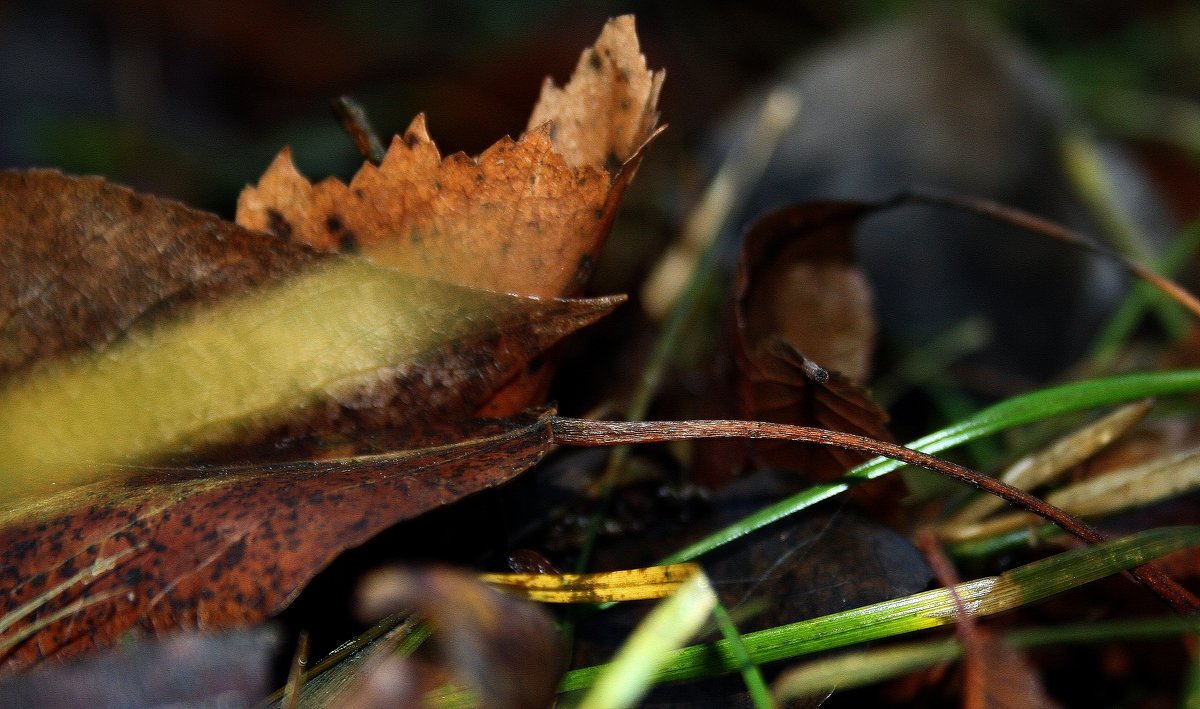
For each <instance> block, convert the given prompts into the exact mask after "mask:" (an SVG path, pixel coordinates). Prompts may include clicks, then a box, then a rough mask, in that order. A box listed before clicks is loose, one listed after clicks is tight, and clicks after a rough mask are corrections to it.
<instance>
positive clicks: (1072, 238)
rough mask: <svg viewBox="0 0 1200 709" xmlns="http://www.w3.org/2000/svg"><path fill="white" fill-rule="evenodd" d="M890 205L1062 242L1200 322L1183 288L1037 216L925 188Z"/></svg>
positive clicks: (1199, 311) (1198, 308)
mask: <svg viewBox="0 0 1200 709" xmlns="http://www.w3.org/2000/svg"><path fill="white" fill-rule="evenodd" d="M892 203H894V204H912V203H917V204H934V205H940V206H943V207H952V208H954V209H960V210H963V211H967V212H971V213H973V214H978V215H980V216H982V217H987V218H988V219H991V220H993V221H997V222H1001V223H1004V224H1011V225H1013V226H1015V227H1018V228H1020V229H1024V230H1026V231H1030V232H1033V233H1035V234H1041V235H1043V236H1048V237H1050V238H1051V239H1055V240H1057V241H1062V242H1064V243H1067V244H1071V245H1072V246H1076V247H1078V248H1081V249H1085V250H1087V251H1090V252H1092V253H1094V254H1096V255H1098V256H1102V257H1104V258H1107V259H1111V260H1112V261H1115V262H1117V263H1118V264H1120V265H1121V266H1122V267H1124V268H1125V269H1126V270H1127V271H1129V272H1130V273H1132V274H1133V275H1135V276H1137V277H1138V278H1141V279H1142V280H1144V281H1146V282H1147V283H1149V284H1150V285H1152V286H1154V287H1155V288H1157V289H1158V290H1160V291H1162V292H1163V293H1165V294H1166V295H1167V296H1168V297H1169V298H1171V299H1172V300H1174V301H1175V302H1176V303H1179V304H1180V305H1182V306H1183V307H1184V308H1186V309H1187V310H1188V312H1190V313H1191V314H1192V315H1193V316H1194V317H1196V318H1200V299H1197V298H1196V296H1195V295H1193V294H1192V293H1191V292H1189V291H1188V290H1187V289H1186V288H1184V287H1183V286H1181V285H1179V284H1178V283H1176V282H1175V281H1173V280H1171V279H1170V278H1167V277H1166V276H1163V275H1161V274H1159V273H1155V272H1154V271H1153V270H1151V269H1150V268H1149V267H1148V266H1145V265H1143V264H1140V263H1138V262H1137V261H1134V260H1133V259H1131V258H1129V257H1128V256H1126V255H1125V254H1122V253H1119V252H1117V251H1113V250H1112V249H1110V248H1108V247H1106V246H1103V245H1101V244H1097V243H1096V242H1094V241H1091V240H1089V239H1085V238H1084V237H1083V236H1081V235H1080V234H1078V233H1077V232H1074V231H1072V230H1070V229H1068V228H1066V227H1064V226H1062V225H1060V224H1055V223H1054V222H1052V221H1049V220H1048V219H1043V218H1041V217H1039V216H1036V215H1033V214H1030V213H1029V212H1025V211H1022V210H1020V209H1017V208H1015V207H1009V206H1006V205H1003V204H1000V203H998V202H993V201H992V200H988V199H981V198H978V197H964V196H962V195H954V194H950V193H947V192H940V191H937V190H932V189H928V188H919V189H918V188H914V189H910V190H906V191H905V192H902V193H900V194H899V195H897V196H896V197H895V198H894V200H892Z"/></svg>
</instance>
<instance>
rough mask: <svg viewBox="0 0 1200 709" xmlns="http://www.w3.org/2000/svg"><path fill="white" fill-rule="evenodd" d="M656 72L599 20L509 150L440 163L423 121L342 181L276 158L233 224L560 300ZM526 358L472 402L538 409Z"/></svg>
mask: <svg viewBox="0 0 1200 709" xmlns="http://www.w3.org/2000/svg"><path fill="white" fill-rule="evenodd" d="M664 77H665V73H664V72H663V71H661V70H659V71H655V72H651V71H649V70H648V69H647V67H646V60H645V57H643V56H642V55H641V53H640V49H639V46H638V40H637V34H636V32H635V30H634V20H633V16H632V15H625V16H621V17H618V18H615V19H612V20H610V21H609V22H608V23H607V24H606V25H605V27H604V29H603V31H602V32H601V33H600V37H599V39H597V41H596V43H595V45H594V46H593V47H591V48H589V49H586V50H584V52H583V54H582V56H581V57H580V59H579V63H578V66H577V67H576V69H575V73H574V75H573V76H572V78H571V80H570V82H569V83H568V84H567V85H566V86H565V87H564V88H561V89H560V88H558V87H557V86H555V84H554V82H553V80H551V79H549V78H547V80H546V82H545V84H544V85H543V87H542V95H541V98H540V99H539V101H538V103H537V105H536V106H535V107H534V110H533V113H532V115H531V117H530V119H529V127H528V129H527V130H526V132H525V133H524V134H523V135H522V136H521V137H520V138H519V139H517V140H515V141H514V140H512V139H510V138H504V139H502V140H501V141H499V142H497V143H496V144H494V145H492V146H491V147H490V148H488V149H487V150H485V151H484V152H483V153H482V154H480V155H479V156H478V157H474V158H472V157H468V156H467V155H465V154H463V153H455V154H453V155H450V156H448V157H445V158H443V157H442V156H441V154H440V152H439V151H438V149H437V146H436V145H434V143H433V141H432V140H431V139H430V137H429V133H428V132H427V130H426V127H425V118H424V116H417V118H416V119H414V120H413V122H412V124H411V125H410V126H409V127H408V129H407V130H406V131H405V132H404V134H403V135H402V136H396V137H395V138H394V139H393V140H392V143H391V146H390V147H389V149H388V151H387V154H386V155H385V157H384V159H383V162H382V163H381V164H380V165H379V166H378V167H376V166H375V165H372V164H371V163H364V164H363V166H362V168H361V169H360V170H359V171H358V173H357V174H356V175H355V176H354V177H353V178H352V179H351V180H350V183H349V184H348V185H347V184H345V183H343V182H341V181H340V180H337V179H335V178H327V179H325V180H322V181H320V182H318V183H316V184H313V183H311V182H309V181H308V179H307V178H305V177H304V176H303V175H301V174H300V173H299V171H298V170H297V169H296V167H295V164H294V163H293V162H292V158H291V153H290V151H289V150H288V149H286V148H285V149H284V150H283V151H282V152H281V153H280V154H279V155H278V156H277V157H276V158H275V161H274V162H273V163H272V164H271V165H270V167H268V168H267V171H266V172H265V173H264V174H263V176H262V178H261V179H260V180H259V182H258V184H257V185H256V186H253V187H247V188H246V189H245V190H243V192H242V194H241V196H240V197H239V198H238V210H237V218H236V219H237V222H238V223H239V224H242V225H244V226H247V227H250V228H252V229H258V230H263V231H269V232H271V233H273V234H276V235H277V236H279V237H282V238H284V239H289V240H295V241H300V242H304V243H306V244H310V245H312V246H314V247H316V248H317V249H320V250H323V251H348V250H349V251H361V253H363V254H364V255H366V256H367V257H368V258H371V259H373V260H375V261H377V262H379V263H382V264H386V265H388V266H392V267H394V268H398V269H400V270H403V271H405V272H406V273H412V274H415V275H419V276H422V277H427V278H433V279H436V280H441V281H446V282H449V283H456V284H460V285H466V286H471V287H475V288H483V289H486V290H492V291H498V292H502V293H520V294H522V295H536V296H570V295H576V294H578V293H580V292H581V291H582V290H583V288H584V286H586V284H587V282H588V280H589V278H590V277H591V273H592V270H593V268H594V267H595V264H596V261H597V259H598V258H599V255H600V251H601V249H602V248H603V246H604V241H605V238H606V237H607V236H608V232H609V229H610V228H611V226H612V221H613V219H614V217H615V216H616V210H617V206H618V205H619V203H620V200H621V197H622V195H623V194H624V192H625V188H626V187H627V186H628V184H629V182H630V180H632V179H633V176H634V174H635V173H636V172H637V167H638V165H639V164H640V163H641V157H642V152H643V150H644V148H645V147H646V145H647V144H648V143H649V141H650V140H651V139H652V138H653V137H654V136H655V135H656V134H657V133H656V131H655V124H656V123H657V121H658V112H657V103H658V95H659V92H660V90H661V88H662V82H663V79H664ZM553 373H554V366H553V365H552V364H551V363H549V362H546V361H544V360H538V361H536V362H535V363H534V366H533V367H531V368H530V371H527V372H524V373H522V374H520V375H518V376H516V377H514V378H513V379H512V381H511V382H509V383H508V384H507V385H506V386H505V387H504V388H503V389H501V390H500V391H498V392H496V393H495V394H493V395H492V397H490V399H488V400H487V401H486V402H483V403H481V405H480V407H479V414H480V415H482V416H493V417H503V416H507V415H510V414H512V413H515V412H517V411H521V410H522V409H524V408H526V407H528V406H530V405H536V404H540V403H541V402H542V401H543V400H544V399H545V396H546V392H547V389H548V386H549V382H550V378H551V377H552V376H553Z"/></svg>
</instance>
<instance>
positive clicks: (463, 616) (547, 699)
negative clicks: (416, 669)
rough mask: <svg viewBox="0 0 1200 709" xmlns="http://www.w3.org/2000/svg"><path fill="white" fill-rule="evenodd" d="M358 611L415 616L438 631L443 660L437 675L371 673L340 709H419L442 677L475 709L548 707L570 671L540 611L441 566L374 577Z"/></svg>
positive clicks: (390, 665)
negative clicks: (406, 708)
mask: <svg viewBox="0 0 1200 709" xmlns="http://www.w3.org/2000/svg"><path fill="white" fill-rule="evenodd" d="M359 608H360V614H361V615H363V616H364V617H366V618H371V619H374V618H379V617H382V616H384V615H387V614H389V613H394V612H397V611H401V610H412V611H415V612H417V613H418V614H419V615H420V616H421V617H423V618H425V619H426V620H427V622H429V623H430V625H431V626H432V628H433V640H434V643H435V644H436V646H437V648H438V653H437V654H438V655H439V656H440V657H439V658H438V659H437V660H436V663H437V667H436V668H432V669H427V670H426V671H425V672H421V673H413V672H405V667H404V665H403V664H400V663H396V662H394V661H393V662H388V661H384V662H383V663H382V664H380V665H378V666H376V667H374V668H368V669H367V670H366V671H364V673H363V675H364V678H363V679H364V681H363V682H362V683H361V684H360V686H359V687H358V688H356V690H352V691H351V692H350V693H349V694H350V696H347V697H340V698H339V699H338V702H337V705H339V706H344V705H352V706H363V707H385V706H398V705H399V704H397V700H404V699H408V700H409V702H408V704H414V703H413V702H411V699H412V698H415V697H423V696H425V695H426V694H427V693H428V692H429V691H430V690H432V689H435V688H436V685H434V686H429V683H430V680H431V679H434V678H438V677H447V678H448V679H449V680H450V681H451V682H453V684H454V685H455V686H456V688H457V689H458V690H459V691H465V692H467V693H468V695H469V696H470V697H471V699H473V700H474V701H473V705H474V706H479V707H484V708H486V709H540V708H541V707H545V706H549V705H550V703H551V699H552V698H553V696H554V688H555V685H556V684H557V683H558V679H559V677H560V676H561V674H562V671H563V669H564V665H563V662H562V654H563V648H562V647H561V645H560V643H559V638H558V634H557V632H556V631H555V628H554V623H553V621H552V620H551V618H550V616H549V614H547V613H546V612H545V611H544V610H543V609H542V608H540V607H538V606H536V605H534V604H532V603H529V602H527V601H523V600H520V599H516V598H513V597H511V596H506V595H505V594H502V593H498V592H496V591H494V590H492V589H490V588H488V587H487V586H486V585H484V584H483V583H481V582H480V581H479V580H478V579H476V578H475V577H474V576H472V575H471V574H469V573H466V572H463V571H456V570H454V569H450V568H446V567H436V566H435V567H429V568H423V569H422V568H389V569H381V570H380V571H377V572H375V573H374V574H373V575H371V576H369V577H368V578H367V579H366V580H365V581H364V583H363V585H362V588H361V591H360V598H359ZM426 662H429V661H428V660H426ZM388 678H391V680H392V681H390V682H389V681H388ZM414 685H415V686H414ZM381 690H382V691H381ZM389 693H390V694H391V696H390V697H389V696H388V695H389ZM389 699H390V701H388V700H389ZM418 705H419V706H429V705H430V704H427V703H425V702H420V703H419V704H418Z"/></svg>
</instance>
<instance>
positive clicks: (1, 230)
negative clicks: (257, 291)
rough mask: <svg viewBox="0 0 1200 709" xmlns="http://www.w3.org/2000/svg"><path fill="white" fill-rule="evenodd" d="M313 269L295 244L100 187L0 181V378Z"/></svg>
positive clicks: (39, 179) (34, 179) (29, 178)
mask: <svg viewBox="0 0 1200 709" xmlns="http://www.w3.org/2000/svg"><path fill="white" fill-rule="evenodd" d="M312 259H313V253H312V250H311V249H309V248H307V247H305V246H304V245H302V244H288V243H284V242H282V241H280V240H279V239H275V238H270V237H265V236H264V235H263V234H258V233H254V232H252V231H250V230H248V229H245V228H242V227H239V226H237V225H235V224H231V223H229V222H225V221H222V220H221V219H220V218H218V217H217V216H216V215H213V214H209V213H207V212H201V211H199V210H195V209H190V208H188V207H185V206H184V205H182V204H180V203H178V202H173V201H171V200H168V199H163V198H160V197H151V196H148V195H141V194H137V193H135V192H134V191H132V190H130V189H128V188H126V187H121V186H119V185H114V184H111V183H109V182H105V181H104V180H103V179H101V178H98V177H72V176H68V175H64V174H62V173H60V172H55V171H53V170H30V171H28V172H0V270H2V271H3V273H4V277H3V278H0V374H4V373H7V372H11V371H13V370H17V369H20V368H22V367H24V366H26V365H28V364H29V363H31V362H32V361H34V360H36V359H44V358H48V357H53V356H56V355H60V354H62V353H65V352H72V351H76V350H80V349H85V348H98V347H101V346H103V345H106V344H107V343H109V342H111V341H113V340H115V339H116V338H118V337H120V336H122V335H123V334H125V333H126V332H127V331H128V330H129V329H130V328H131V327H133V326H134V325H136V324H138V323H141V322H144V321H146V320H150V319H153V318H154V316H155V315H159V314H162V313H163V312H164V311H168V310H170V309H171V308H172V307H174V306H176V305H179V304H182V303H185V302H195V301H200V302H209V303H211V302H214V301H216V300H218V299H220V298H222V297H224V296H227V295H229V294H231V293H241V292H245V291H246V290H247V289H249V288H251V287H253V286H255V285H257V284H260V283H263V282H266V281H269V280H272V279H274V278H278V277H280V276H283V275H287V274H290V273H294V272H295V271H296V270H298V269H299V268H301V267H302V266H303V265H304V264H306V263H308V262H309V261H311V260H312Z"/></svg>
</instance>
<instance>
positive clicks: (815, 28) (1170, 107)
mask: <svg viewBox="0 0 1200 709" xmlns="http://www.w3.org/2000/svg"><path fill="white" fill-rule="evenodd" d="M925 5H928V3H911V2H899V1H895V0H847V1H844V2H832V3H831V2H824V1H821V2H817V1H816V0H801V1H799V2H790V3H779V2H768V1H766V0H749V1H747V2H739V3H695V2H685V1H684V0H646V1H642V2H627V3H612V2H600V1H598V0H590V1H589V0H583V1H581V2H573V3H559V2H549V1H545V0H530V1H528V2H522V3H516V2H501V3H496V2H482V1H474V2H473V1H469V0H446V1H442V2H436V3H397V2H384V1H382V0H350V1H348V2H339V3H325V2H315V1H309V0H301V1H295V0H290V1H288V2H283V1H274V0H249V1H246V0H210V1H208V2H192V3H185V2H178V3H177V2H164V1H156V0H111V1H107V2H106V1H96V2H54V1H51V2H32V1H31V0H27V1H20V0H18V1H17V2H11V1H10V2H4V3H0V166H4V167H28V166H53V167H58V168H60V169H62V170H64V171H68V172H72V173H98V174H102V175H105V176H107V177H109V178H110V179H112V180H115V181H118V182H122V183H126V184H131V185H134V186H136V187H138V188H140V189H143V190H146V191H150V192H154V193H158V194H163V195H169V196H173V197H176V198H178V199H181V200H183V201H185V202H187V203H189V204H193V205H196V206H203V207H206V208H209V209H213V210H216V211H217V212H219V213H221V214H222V215H225V216H229V215H231V214H232V209H233V205H234V200H235V197H236V194H237V191H238V190H239V189H240V188H241V186H242V185H243V184H245V183H246V182H248V181H252V180H254V179H255V178H256V176H257V175H258V174H259V173H260V172H261V170H262V169H263V168H264V167H265V166H266V164H267V163H268V161H269V160H270V159H271V157H272V156H273V155H274V153H275V152H276V151H277V150H278V149H279V148H280V147H281V146H283V145H291V146H292V147H293V148H294V152H295V156H296V159H297V162H298V163H299V165H300V167H301V169H302V170H304V171H306V172H307V173H308V174H309V175H310V176H316V177H319V176H324V175H327V174H334V175H340V176H342V177H348V176H349V175H350V174H352V173H353V170H354V169H356V167H357V165H358V162H359V159H358V157H357V155H356V154H355V153H354V150H353V148H352V147H351V145H350V143H349V141H348V140H347V139H346V138H345V136H344V135H343V134H342V132H341V131H340V129H339V128H338V126H337V124H336V122H335V121H334V120H332V119H331V118H330V112H329V109H328V101H329V99H331V98H333V97H334V96H337V95H339V94H351V95H354V96H356V97H357V98H358V99H359V100H360V101H361V102H362V103H363V104H364V105H365V106H366V108H367V109H368V111H369V113H370V115H371V117H372V119H373V122H374V123H375V126H376V128H377V129H378V130H379V131H380V132H381V133H382V134H384V135H385V136H386V135H390V134H392V133H395V132H400V131H402V130H403V129H404V127H405V126H406V125H407V123H408V121H409V120H410V119H411V118H412V117H413V115H415V114H416V113H417V112H420V111H424V112H426V113H427V115H428V117H429V124H430V130H431V133H432V135H433V137H434V139H435V140H436V141H437V142H438V144H439V146H441V148H442V149H443V151H444V152H451V151H455V150H464V151H466V152H468V153H475V152H478V151H480V150H482V149H483V148H484V147H486V146H487V145H489V144H490V143H491V142H493V141H494V140H496V139H497V138H498V137H500V136H501V135H504V134H517V133H519V132H520V131H521V130H522V129H523V128H524V122H525V119H526V118H527V116H528V112H529V110H530V107H531V106H532V104H533V101H534V100H535V98H536V96H537V92H538V89H539V86H540V83H541V81H542V78H543V77H544V76H546V75H547V74H550V75H553V76H554V77H555V78H556V79H557V80H559V81H564V80H565V79H566V78H567V77H568V76H569V74H570V71H571V69H572V68H573V66H574V63H575V60H576V58H577V57H578V54H579V51H580V50H581V49H582V48H583V47H585V46H587V45H588V44H590V43H591V42H592V41H593V40H594V38H595V36H596V34H597V33H598V32H599V29H600V27H601V26H602V24H603V22H604V20H605V19H606V18H607V17H609V16H612V15H616V14H621V13H626V12H633V13H636V15H637V21H638V29H639V34H640V36H641V40H642V45H643V49H644V51H645V53H646V55H647V57H648V59H649V63H650V65H651V66H652V67H666V68H667V69H668V80H667V83H666V88H665V91H664V95H663V99H662V114H663V120H664V121H665V122H667V123H669V124H670V125H671V128H670V131H669V132H668V133H667V134H666V136H665V137H664V139H663V140H662V141H661V143H660V144H659V145H657V146H656V147H655V149H654V150H652V151H651V152H650V159H649V161H648V163H647V167H646V171H647V173H649V174H650V175H652V176H657V175H660V174H662V173H669V175H668V176H666V177H663V178H662V179H664V180H666V181H667V182H670V183H671V184H672V185H673V188H674V189H675V190H676V191H675V192H674V193H669V194H656V199H657V200H659V204H660V205H661V204H664V202H663V200H673V201H674V202H675V204H672V205H671V208H672V209H674V208H677V204H678V203H679V202H680V201H686V199H687V198H688V196H689V194H690V190H694V189H696V185H697V184H698V183H699V181H701V179H702V175H701V173H702V172H703V170H696V171H690V170H692V168H694V166H695V164H696V159H695V158H696V156H697V154H698V151H699V146H700V145H702V144H703V142H704V139H705V137H706V136H707V135H708V133H709V131H710V129H711V127H712V126H713V124H714V122H715V121H717V120H718V119H719V118H720V117H721V116H722V115H723V114H724V113H725V112H726V111H728V110H729V109H730V108H731V107H733V106H734V105H735V104H736V103H737V102H738V101H739V99H741V98H742V97H743V96H744V95H745V94H746V93H747V92H748V91H750V90H752V89H754V88H755V87H758V86H760V85H762V84H763V83H765V82H770V81H771V80H772V77H774V76H776V75H777V74H778V73H779V72H780V71H782V70H783V68H784V67H785V66H786V65H787V64H788V63H789V62H790V61H791V60H792V59H793V58H795V57H797V56H800V55H802V54H804V53H805V52H806V51H809V50H811V49H813V48H814V47H817V46H821V45H823V44H827V43H830V42H833V41H836V39H837V38H838V37H840V36H843V35H844V34H846V33H847V32H850V31H853V30H856V29H860V28H863V27H866V26H873V25H878V24H882V23H887V22H890V21H894V20H895V19H896V18H898V17H903V16H905V15H907V14H911V13H912V12H914V10H915V9H920V8H921V7H923V6H925ZM975 5H976V6H977V7H976V10H977V11H978V13H980V14H983V15H986V16H989V17H991V18H992V19H993V20H994V21H995V22H996V23H997V24H999V25H1001V26H1002V27H1004V28H1005V29H1006V30H1007V31H1008V32H1010V33H1011V34H1013V35H1015V36H1016V37H1017V38H1018V39H1019V40H1020V41H1021V42H1023V43H1025V44H1027V45H1028V46H1030V47H1031V48H1032V50H1033V52H1034V53H1035V55H1036V56H1037V57H1038V59H1040V60H1041V61H1042V62H1043V63H1044V64H1045V65H1046V66H1047V67H1049V69H1050V71H1051V72H1052V73H1053V75H1054V76H1055V77H1057V78H1058V79H1059V80H1060V81H1061V82H1062V85H1063V86H1064V87H1065V89H1066V91H1067V92H1068V94H1069V96H1070V98H1071V99H1072V101H1073V102H1074V103H1075V104H1076V105H1077V106H1078V107H1080V108H1081V109H1082V110H1083V111H1084V112H1086V113H1087V114H1088V115H1089V116H1090V117H1091V118H1092V119H1093V120H1094V121H1095V122H1096V124H1097V125H1098V126H1099V127H1100V129H1101V130H1105V131H1109V132H1114V133H1121V134H1123V135H1126V136H1132V137H1136V138H1138V139H1140V140H1141V141H1142V142H1143V143H1144V144H1143V146H1142V147H1143V148H1144V149H1145V156H1146V157H1147V158H1148V159H1150V160H1152V161H1153V162H1154V166H1155V169H1156V170H1157V171H1161V172H1165V173H1170V174H1173V172H1172V171H1175V170H1181V171H1186V170H1188V169H1190V168H1191V167H1192V163H1191V159H1192V158H1193V157H1194V156H1195V154H1196V153H1195V150H1197V149H1200V110H1197V108H1196V105H1194V104H1190V103H1187V102H1188V101H1195V100H1197V99H1200V69H1198V67H1200V6H1198V5H1197V4H1196V3H1193V2H1187V1H1185V0H1153V1H1150V2H1141V3H1123V2H1116V1H1115V0H1111V1H1110V0H1099V1H1097V0H1061V1H1058V2H1053V3H1046V2H1040V1H1037V0H1016V1H1007V0H1006V1H1003V2H1001V1H999V0H997V1H995V2H980V3H975ZM1133 92H1136V93H1138V94H1148V95H1154V96H1161V97H1170V98H1171V99H1172V100H1174V101H1178V102H1179V104H1175V103H1171V102H1167V105H1161V106H1160V105H1154V106H1151V105H1148V104H1147V103H1145V102H1143V103H1142V104H1140V105H1133V106H1130V104H1129V102H1128V101H1127V100H1126V99H1127V98H1128V96H1129V95H1130V94H1131V93H1133ZM1189 111H1190V113H1189ZM1160 112H1169V113H1170V123H1169V124H1168V123H1167V121H1166V118H1165V117H1164V116H1163V115H1160ZM1189 118H1190V119H1191V120H1190V121H1189V120H1188V119H1189ZM1189 141H1190V143H1189ZM1181 145H1186V146H1189V147H1190V148H1192V150H1193V152H1192V153H1190V154H1189V153H1187V152H1186V151H1183V150H1180V149H1179V148H1180V146H1181ZM1180 179H1183V178H1180ZM1185 181H1186V180H1185ZM641 182H642V183H643V184H641V185H639V186H636V187H635V189H634V190H633V193H635V194H631V195H630V197H631V198H634V199H636V193H640V192H644V191H646V190H648V189H652V188H655V187H658V186H659V185H658V184H657V183H655V184H651V185H647V184H645V183H646V182H654V181H653V180H650V179H647V180H643V181H641ZM1176 187H1178V188H1179V190H1178V191H1179V192H1180V193H1181V194H1180V195H1178V199H1179V200H1180V202H1179V204H1178V208H1179V209H1181V210H1185V211H1186V214H1185V215H1184V216H1185V217H1188V216H1191V215H1193V214H1194V213H1195V211H1196V209H1197V208H1198V206H1200V203H1198V202H1197V199H1196V196H1195V194H1194V192H1195V191H1194V190H1191V192H1192V194H1182V193H1185V192H1189V190H1187V189H1185V186H1184V185H1176ZM638 201H640V200H638Z"/></svg>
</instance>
